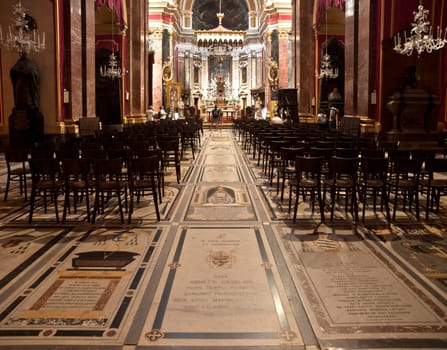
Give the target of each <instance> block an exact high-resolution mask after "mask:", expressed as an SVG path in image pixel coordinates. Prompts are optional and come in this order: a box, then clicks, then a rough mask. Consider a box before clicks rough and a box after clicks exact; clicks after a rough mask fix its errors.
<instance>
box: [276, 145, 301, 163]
mask: <svg viewBox="0 0 447 350" xmlns="http://www.w3.org/2000/svg"><path fill="white" fill-rule="evenodd" d="M304 155H305V149H304V147H281V159H282V160H283V161H285V162H292V161H295V158H296V157H297V156H304Z"/></svg>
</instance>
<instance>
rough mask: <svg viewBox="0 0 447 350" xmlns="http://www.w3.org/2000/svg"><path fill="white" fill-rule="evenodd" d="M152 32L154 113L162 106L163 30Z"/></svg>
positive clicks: (155, 29)
mask: <svg viewBox="0 0 447 350" xmlns="http://www.w3.org/2000/svg"><path fill="white" fill-rule="evenodd" d="M151 32H152V47H153V50H154V64H153V73H152V74H153V87H154V89H153V95H152V98H153V101H154V111H158V109H159V107H160V106H162V105H163V93H162V91H163V79H162V76H161V71H162V68H163V57H162V47H163V43H162V39H163V29H162V28H154V29H152V30H151Z"/></svg>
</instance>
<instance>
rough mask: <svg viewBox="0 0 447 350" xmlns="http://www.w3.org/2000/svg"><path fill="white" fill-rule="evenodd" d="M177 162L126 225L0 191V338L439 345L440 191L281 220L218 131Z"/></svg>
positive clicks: (103, 344)
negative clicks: (428, 204)
mask: <svg viewBox="0 0 447 350" xmlns="http://www.w3.org/2000/svg"><path fill="white" fill-rule="evenodd" d="M1 163H3V165H4V160H1ZM1 169H3V170H1V173H0V174H1V177H0V186H1V192H0V195H1V196H3V193H4V185H5V172H6V170H5V166H3V167H1ZM181 169H182V171H181V172H182V180H181V182H180V184H177V181H176V179H175V172H174V171H173V170H174V169H171V168H168V172H167V183H166V189H165V196H164V197H163V202H162V203H161V205H160V212H161V217H162V220H161V221H159V222H157V221H156V215H155V210H154V206H153V203H152V202H151V198H149V196H148V197H143V198H142V199H141V201H140V203H138V205H137V207H136V210H135V212H134V214H133V219H132V222H131V223H130V224H127V223H126V224H120V221H119V214H118V209H117V205H116V203H113V202H111V203H109V204H110V205H108V206H107V207H106V209H105V212H104V213H103V214H101V215H99V217H98V218H97V221H96V222H95V224H91V223H89V222H88V221H87V220H86V215H85V208H84V207H82V206H81V207H78V210H77V211H76V212H74V211H73V210H72V211H71V212H70V213H69V214H68V217H67V221H66V222H65V223H64V224H57V223H56V222H55V215H54V210H52V209H51V208H50V209H49V210H48V211H47V212H46V213H45V211H44V210H43V206H42V203H40V204H39V206H38V208H37V210H36V213H35V215H34V219H33V223H32V224H28V221H27V220H28V210H29V203H28V202H26V201H24V199H23V197H21V196H20V194H19V192H18V190H17V189H14V190H12V191H11V192H10V194H9V197H8V200H7V201H3V200H1V201H0V218H1V226H0V243H1V244H0V349H61V350H68V349H104V350H112V349H113V350H115V349H123V350H133V349H135V350H143V349H171V350H172V349H184V350H192V349H207V350H208V349H210V350H224V349H242V350H244V349H247V350H248V349H262V350H269V349H272V350H274V349H294V350H295V349H296V350H299V349H309V350H317V349H328V350H329V349H447V314H446V311H447V239H446V238H447V221H446V218H447V215H446V214H447V199H443V200H442V203H441V210H440V212H439V213H433V214H432V215H431V216H430V220H429V221H424V220H421V221H419V222H418V221H416V219H415V218H414V216H413V215H412V214H411V213H408V212H403V211H400V210H399V211H398V215H397V219H396V220H395V221H394V222H393V223H392V224H388V223H387V222H386V220H385V218H384V216H383V215H382V214H380V213H374V212H373V211H371V210H370V209H371V208H369V207H368V208H367V211H366V220H365V223H363V224H358V225H356V224H354V223H353V220H352V218H351V217H350V214H346V213H345V211H344V209H343V208H340V210H338V209H337V211H336V214H335V219H334V221H333V222H331V221H330V220H325V222H324V223H321V222H320V220H319V212H318V210H315V213H312V211H311V210H310V208H309V203H307V202H304V203H301V204H300V207H299V210H298V220H297V221H296V222H293V221H292V220H291V214H290V213H289V212H288V208H287V206H288V198H287V194H286V197H285V198H284V199H283V201H281V200H280V196H279V195H278V194H277V191H276V184H275V183H273V185H272V186H271V185H270V183H269V181H268V179H267V178H266V176H265V175H264V174H263V172H262V169H261V167H260V166H259V165H258V164H257V160H256V159H253V158H252V155H251V154H248V153H247V152H246V151H244V150H243V148H242V145H241V142H240V138H239V135H237V134H236V133H235V132H234V131H233V130H231V129H223V130H208V129H206V130H205V131H204V135H203V137H202V140H201V145H200V153H199V154H196V156H195V159H193V157H192V154H191V153H190V152H189V153H188V152H187V153H186V154H185V156H184V158H183V160H182V164H181ZM286 192H287V191H286ZM59 200H60V207H62V198H60V199H59ZM421 202H423V200H422V201H421ZM421 210H422V212H423V213H425V208H424V207H423V206H422V209H421ZM325 214H326V217H327V218H328V217H329V213H328V212H327V211H326V212H325ZM422 216H423V215H422Z"/></svg>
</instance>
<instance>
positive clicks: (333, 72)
mask: <svg viewBox="0 0 447 350" xmlns="http://www.w3.org/2000/svg"><path fill="white" fill-rule="evenodd" d="M337 77H338V68H334V67H332V64H331V56H329V55H328V53H327V52H326V53H325V54H324V55H323V58H322V60H321V68H320V74H319V75H318V78H320V79H326V78H327V79H335V78H337Z"/></svg>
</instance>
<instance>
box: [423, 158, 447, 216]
mask: <svg viewBox="0 0 447 350" xmlns="http://www.w3.org/2000/svg"><path fill="white" fill-rule="evenodd" d="M425 173H426V174H427V175H428V176H427V178H424V179H422V180H421V185H422V186H423V187H427V202H426V212H425V219H426V220H428V219H429V214H430V211H433V209H434V207H435V205H436V212H439V204H440V200H441V195H445V194H446V189H447V158H432V159H428V160H426V161H425ZM440 175H442V176H440Z"/></svg>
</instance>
